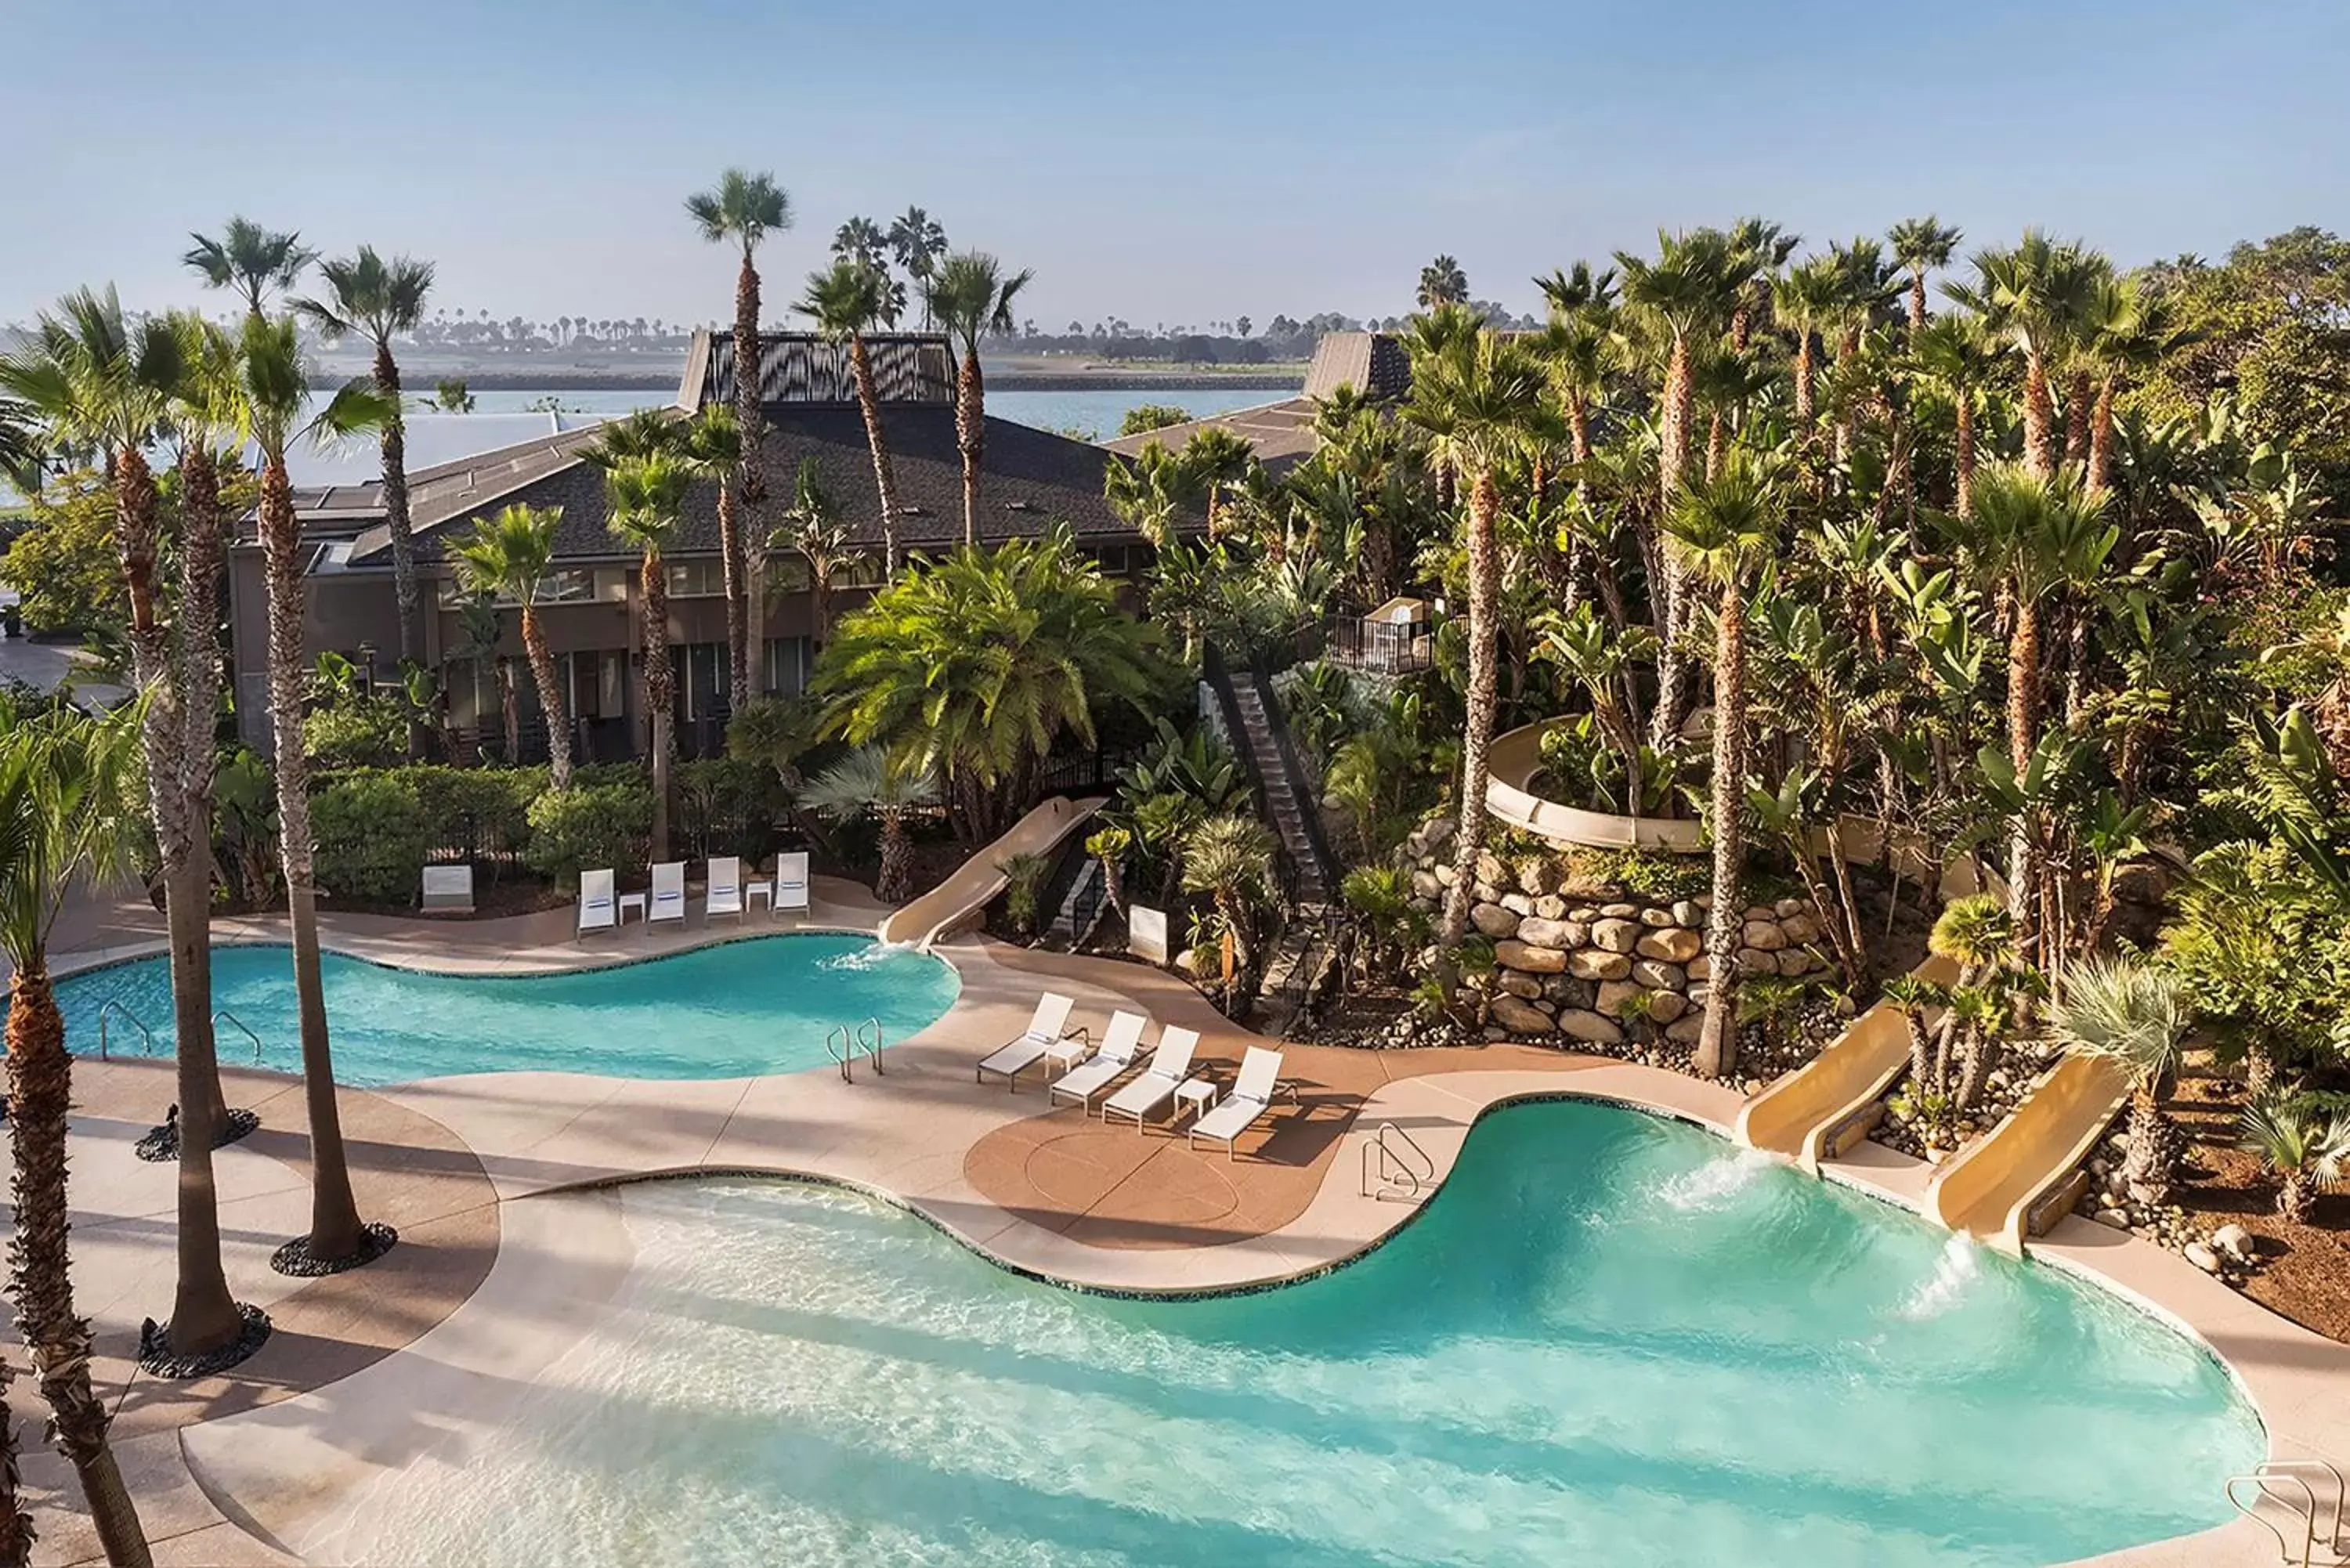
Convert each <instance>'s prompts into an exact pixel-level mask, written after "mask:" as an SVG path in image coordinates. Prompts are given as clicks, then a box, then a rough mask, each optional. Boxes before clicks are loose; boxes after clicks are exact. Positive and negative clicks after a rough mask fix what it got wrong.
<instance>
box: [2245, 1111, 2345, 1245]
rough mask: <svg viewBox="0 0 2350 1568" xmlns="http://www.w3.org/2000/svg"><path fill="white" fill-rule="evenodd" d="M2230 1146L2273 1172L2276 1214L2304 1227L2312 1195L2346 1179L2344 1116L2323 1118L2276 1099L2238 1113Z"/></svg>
mask: <svg viewBox="0 0 2350 1568" xmlns="http://www.w3.org/2000/svg"><path fill="white" fill-rule="evenodd" d="M2236 1147H2239V1148H2241V1149H2243V1150H2244V1151H2245V1152H2247V1153H2250V1154H2256V1155H2258V1156H2260V1158H2261V1163H2262V1165H2265V1166H2267V1167H2268V1168H2270V1169H2271V1170H2272V1171H2274V1172H2276V1178H2277V1201H2276V1211H2277V1213H2278V1214H2279V1215H2280V1216H2282V1218H2284V1219H2287V1220H2292V1221H2293V1223H2294V1224H2296V1225H2306V1224H2308V1223H2309V1222H2310V1220H2311V1219H2312V1217H2313V1215H2314V1211H2315V1210H2316V1207H2317V1195H2318V1193H2319V1192H2320V1191H2321V1190H2322V1189H2325V1188H2327V1187H2332V1186H2334V1185H2336V1184H2337V1183H2339V1182H2341V1181H2342V1180H2344V1179H2345V1178H2350V1111H2337V1112H2335V1113H2334V1115H2333V1116H2324V1115H2321V1114H2319V1113H2318V1112H2317V1111H2315V1110H2314V1109H2312V1108H2310V1107H2308V1106H2302V1105H2297V1104H2295V1103H2294V1102H2293V1099H2291V1098H2289V1097H2286V1096H2276V1095H2271V1096H2266V1097H2264V1098H2262V1099H2259V1100H2255V1101H2253V1102H2252V1103H2251V1105H2250V1106H2246V1107H2245V1108H2244V1114H2243V1117H2242V1120H2241V1123H2240V1124H2239V1127H2238V1134H2237V1144H2236Z"/></svg>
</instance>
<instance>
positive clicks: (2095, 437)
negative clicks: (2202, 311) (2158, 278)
mask: <svg viewBox="0 0 2350 1568" xmlns="http://www.w3.org/2000/svg"><path fill="white" fill-rule="evenodd" d="M2084 315H2085V324H2086V327H2087V337H2088V340H2087V342H2086V343H2085V346H2084V351H2085V355H2086V357H2087V359H2088V361H2089V363H2090V365H2091V366H2092V367H2093V368H2094V369H2095V374H2096V398H2095V403H2094V404H2093V405H2092V408H2091V412H2090V417H2089V452H2088V463H2089V473H2088V483H2089V488H2090V489H2091V490H2092V491H2103V490H2105V489H2106V487H2107V486H2108V485H2109V484H2110V483H2112V481H2113V465H2114V403H2115V400H2116V398H2118V397H2119V395H2120V393H2121V389H2122V383H2123V381H2124V380H2125V379H2127V378H2128V377H2131V376H2142V375H2145V374H2147V372H2149V371H2151V370H2153V369H2156V368H2157V367H2158V366H2160V365H2161V364H2162V363H2163V362H2164V361H2165V360H2167V359H2168V358H2170V356H2171V355H2172V354H2174V353H2176V352H2178V350H2179V349H2180V348H2185V347H2187V346H2188V345H2189V344H2190V343H2192V342H2194V341H2195V339H2196V337H2197V336H2198V334H2196V333H2195V332H2193V331H2192V330H2190V329H2189V328H2188V327H2186V326H2185V325H2184V324H2183V323H2182V322H2181V321H2180V320H2179V315H2178V306H2176V305H2174V304H2173V303H2172V302H2171V300H2170V298H2169V296H2166V295H2161V294H2157V293H2154V292H2152V291H2151V290H2149V289H2147V288H2145V287H2144V286H2141V285H2140V284H2139V283H2138V281H2137V279H2135V278H2122V279H2116V278H2106V279H2103V280H2101V281H2100V282H2099V283H2098V285H2097V286H2096V287H2095V290H2094V291H2093V293H2092V296H2091V300H2090V303H2089V305H2088V306H2087V308H2086V309H2085V312H2084Z"/></svg>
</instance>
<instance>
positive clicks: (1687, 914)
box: [1673, 898, 1712, 926]
mask: <svg viewBox="0 0 2350 1568" xmlns="http://www.w3.org/2000/svg"><path fill="white" fill-rule="evenodd" d="M1706 902H1707V903H1711V902H1712V900H1711V899H1708V900H1707V901H1706ZM1673 924H1675V925H1677V926H1702V925H1704V924H1705V904H1700V903H1699V902H1698V901H1697V900H1696V899H1695V898H1683V899H1682V900H1681V901H1680V902H1679V903H1678V904H1675V905H1674V906H1673Z"/></svg>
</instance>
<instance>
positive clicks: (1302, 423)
mask: <svg viewBox="0 0 2350 1568" xmlns="http://www.w3.org/2000/svg"><path fill="white" fill-rule="evenodd" d="M1314 412H1315V410H1314V400H1313V399H1311V398H1284V399H1283V400H1281V401H1280V402H1277V403H1260V404H1258V405H1257V406H1256V407H1254V408H1248V409H1233V410H1231V411H1230V412H1228V413H1222V414H1214V415H1211V416H1210V417H1209V418H1207V419H1203V420H1186V421H1183V422H1182V423H1181V424H1179V425H1161V426H1160V427H1159V429H1157V430H1155V431H1143V432H1142V433H1141V434H1140V435H1130V436H1120V437H1118V439H1117V440H1116V441H1104V442H1103V443H1102V444H1103V445H1104V446H1106V447H1107V448H1108V449H1109V450H1110V451H1112V452H1117V453H1118V455H1119V456H1121V457H1139V456H1140V455H1141V453H1142V449H1143V448H1144V447H1146V446H1149V444H1150V443H1151V442H1152V441H1157V442H1158V443H1159V445H1161V446H1163V447H1165V448H1166V449H1167V450H1168V451H1170V452H1180V451H1181V450H1182V448H1183V446H1184V444H1185V443H1186V442H1188V441H1190V440H1191V438H1192V437H1193V436H1195V435H1197V434H1199V433H1200V432H1201V431H1203V430H1206V429H1207V428H1208V427H1209V426H1211V425H1214V426H1216V427H1217V428H1218V429H1221V430H1228V431H1232V433H1233V434H1234V435H1236V436H1239V437H1240V438H1241V439H1242V440H1243V441H1247V442H1248V443H1249V445H1250V446H1251V447H1252V448H1253V449H1254V450H1255V452H1256V460H1257V461H1258V462H1261V463H1263V464H1264V466H1265V467H1266V468H1268V469H1270V470H1272V471H1273V472H1274V473H1282V472H1286V471H1287V470H1289V469H1290V468H1291V467H1293V466H1295V464H1297V463H1300V462H1305V460H1306V459H1307V458H1309V457H1312V456H1313V455H1314V449H1315V447H1317V446H1319V445H1321V444H1322V442H1321V438H1320V437H1318V436H1316V435H1315V433H1314Z"/></svg>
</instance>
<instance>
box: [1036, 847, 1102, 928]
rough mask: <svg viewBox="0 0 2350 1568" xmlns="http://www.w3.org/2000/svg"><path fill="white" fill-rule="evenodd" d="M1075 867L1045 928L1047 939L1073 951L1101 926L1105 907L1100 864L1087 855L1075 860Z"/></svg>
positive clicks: (1081, 855) (1079, 856)
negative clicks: (1074, 873)
mask: <svg viewBox="0 0 2350 1568" xmlns="http://www.w3.org/2000/svg"><path fill="white" fill-rule="evenodd" d="M1076 858H1077V860H1078V862H1079V864H1078V865H1077V867H1076V875H1075V876H1073V877H1070V878H1069V879H1068V888H1067V890H1066V892H1064V893H1063V894H1062V896H1061V898H1060V901H1059V903H1058V904H1057V905H1056V906H1055V909H1054V910H1053V919H1052V920H1051V922H1050V923H1049V924H1048V925H1046V927H1045V938H1046V940H1049V941H1051V942H1053V943H1054V944H1055V946H1062V947H1066V948H1067V949H1068V950H1070V951H1072V952H1074V951H1076V950H1077V949H1079V948H1082V947H1084V946H1085V945H1086V943H1087V941H1088V940H1090V939H1091V938H1092V936H1093V934H1094V928H1095V927H1097V926H1098V925H1100V924H1101V918H1102V914H1103V912H1104V910H1105V909H1107V907H1108V904H1109V898H1108V897H1107V895H1108V891H1109V889H1108V887H1107V883H1106V882H1105V881H1104V880H1103V877H1102V867H1101V862H1100V861H1098V860H1097V859H1095V858H1094V857H1092V856H1090V855H1084V854H1080V855H1078V856H1077V857H1076Z"/></svg>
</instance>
